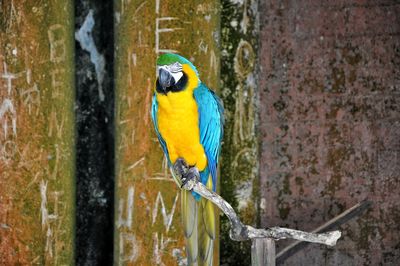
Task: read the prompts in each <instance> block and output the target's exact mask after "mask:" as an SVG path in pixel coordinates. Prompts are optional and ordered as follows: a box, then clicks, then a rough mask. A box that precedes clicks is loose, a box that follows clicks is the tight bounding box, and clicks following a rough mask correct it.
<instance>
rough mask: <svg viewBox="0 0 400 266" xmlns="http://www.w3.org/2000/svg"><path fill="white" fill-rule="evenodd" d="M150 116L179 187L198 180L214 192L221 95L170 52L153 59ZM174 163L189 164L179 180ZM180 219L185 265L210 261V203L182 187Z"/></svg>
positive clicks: (221, 118) (213, 216) (213, 235)
mask: <svg viewBox="0 0 400 266" xmlns="http://www.w3.org/2000/svg"><path fill="white" fill-rule="evenodd" d="M151 117H152V121H153V124H154V129H155V132H156V134H157V137H158V140H159V143H160V144H161V148H162V150H163V152H164V155H165V157H166V158H167V161H168V165H169V168H170V169H171V173H172V177H173V179H174V181H175V182H176V183H177V185H178V186H181V187H182V186H183V185H184V183H185V180H188V179H190V178H195V177H196V176H197V178H198V179H199V181H200V182H201V183H202V184H204V185H205V186H206V187H207V188H208V189H209V190H212V191H214V192H216V188H217V165H218V157H219V155H220V150H221V142H222V137H223V125H224V109H223V104H222V101H221V100H220V98H219V97H218V96H217V95H216V94H215V93H214V92H213V91H212V90H210V89H209V88H208V87H207V86H206V85H205V84H204V83H203V82H202V81H201V80H200V77H199V72H198V71H197V69H196V67H195V66H194V65H193V63H192V62H190V61H189V60H188V59H186V58H184V57H183V56H181V55H178V54H174V53H165V54H161V55H160V56H159V57H158V59H157V78H156V82H155V88H154V95H153V98H152V107H151ZM175 164H184V165H185V166H188V167H189V171H188V173H187V175H188V176H187V177H185V178H183V179H181V178H179V177H177V176H176V174H175V173H174V171H173V166H174V165H175ZM180 193H181V217H182V226H183V232H184V236H185V240H186V248H185V249H186V256H187V261H188V265H199V266H200V265H213V254H214V240H215V238H216V210H215V207H214V205H213V203H212V202H211V201H208V200H207V199H205V198H202V197H201V196H200V195H198V194H197V193H195V192H193V191H188V190H185V189H181V192H180Z"/></svg>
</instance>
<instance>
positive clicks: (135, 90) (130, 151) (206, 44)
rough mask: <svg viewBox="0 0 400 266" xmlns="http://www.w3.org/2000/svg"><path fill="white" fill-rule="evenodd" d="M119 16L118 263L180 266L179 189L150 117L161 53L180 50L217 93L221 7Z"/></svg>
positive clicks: (154, 9) (126, 8) (184, 6)
mask: <svg viewBox="0 0 400 266" xmlns="http://www.w3.org/2000/svg"><path fill="white" fill-rule="evenodd" d="M115 11H116V16H115V30H116V45H115V47H116V61H115V70H116V76H115V80H116V89H117V94H116V202H115V211H116V213H115V219H116V221H115V253H114V254H115V256H114V260H115V264H117V265H121V264H123V265H125V264H126V265H141V264H143V265H149V264H152V265H164V264H165V265H176V264H177V263H178V264H179V265H182V263H183V262H184V258H185V257H186V254H185V251H184V249H183V247H184V239H183V231H182V230H181V220H180V216H179V212H180V211H179V209H180V192H179V189H178V188H177V186H176V184H175V183H174V182H173V181H172V179H171V176H170V174H169V170H168V169H167V166H166V161H165V159H163V154H162V151H161V148H160V146H159V144H158V141H157V138H156V135H155V133H154V131H153V126H152V122H151V118H150V107H151V98H152V94H153V86H154V82H155V74H156V68H155V64H156V58H157V56H158V54H160V53H163V52H168V51H170V52H177V53H180V54H182V55H183V56H185V57H187V58H189V59H190V60H192V61H193V62H194V64H195V65H196V66H198V70H199V72H200V75H201V78H202V80H203V81H204V82H206V83H207V85H208V86H210V87H211V88H212V89H214V90H217V89H218V87H219V47H218V42H219V39H220V37H219V30H218V17H219V2H218V1H215V0H206V1H202V2H201V3H198V2H196V1H183V0H180V1H168V0H156V1H137V0H132V1H115ZM216 246H218V245H216ZM216 252H217V251H216ZM214 258H215V261H216V262H217V261H218V259H219V258H218V256H217V255H215V256H214Z"/></svg>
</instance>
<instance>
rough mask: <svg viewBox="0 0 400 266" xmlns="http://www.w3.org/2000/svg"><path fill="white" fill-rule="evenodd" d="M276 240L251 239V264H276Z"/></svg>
mask: <svg viewBox="0 0 400 266" xmlns="http://www.w3.org/2000/svg"><path fill="white" fill-rule="evenodd" d="M275 256H276V252H275V241H274V240H273V239H270V238H255V239H253V240H252V241H251V265H252V266H263V265H267V266H275Z"/></svg>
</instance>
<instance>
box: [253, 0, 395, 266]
mask: <svg viewBox="0 0 400 266" xmlns="http://www.w3.org/2000/svg"><path fill="white" fill-rule="evenodd" d="M261 13H262V14H263V16H262V19H261V35H260V39H261V58H260V60H261V62H260V63H261V67H262V71H260V89H261V96H260V97H261V98H260V102H261V104H260V107H261V114H260V121H261V126H260V128H261V132H260V134H261V136H262V146H261V157H260V173H261V200H260V207H261V225H262V226H263V227H266V226H273V225H281V226H288V227H291V228H298V229H301V230H306V231H310V230H313V229H315V228H317V227H318V226H320V225H322V224H323V223H325V222H327V221H329V220H330V219H332V218H334V217H335V216H336V215H338V214H340V213H341V212H343V211H344V210H346V209H348V208H350V207H351V206H353V205H355V204H356V203H358V202H360V201H361V200H363V199H365V198H367V199H369V200H371V201H372V207H371V208H370V209H369V210H368V211H367V212H364V213H362V214H361V215H360V216H358V217H355V218H353V219H352V220H350V221H348V222H347V223H345V224H344V225H342V226H340V228H339V229H340V230H342V232H343V237H342V238H341V239H340V240H339V242H338V245H337V246H336V247H335V248H327V247H324V246H319V245H308V246H307V247H306V248H305V249H303V250H302V251H300V252H299V253H296V254H295V255H293V256H292V257H290V258H289V259H287V260H286V261H284V262H283V264H284V265H397V264H398V258H399V257H400V249H399V233H398V232H399V231H400V224H399V219H400V217H399V214H400V211H399V205H398V202H399V191H400V182H399V180H400V176H399V173H400V171H399V170H400V169H399V165H400V161H399V158H400V157H399V152H400V149H399V140H400V135H399V134H400V133H399V132H400V130H399V129H400V128H399V118H400V112H399V111H400V110H399V108H400V105H399V102H400V97H399V93H400V80H399V74H400V72H399V70H400V52H399V51H400V35H399V34H400V23H399V21H400V15H399V14H400V5H399V3H398V1H389V0H387V1H301V2H299V1H264V2H263V3H262V5H261ZM286 245H287V242H279V245H278V251H279V249H281V248H282V247H284V246H286Z"/></svg>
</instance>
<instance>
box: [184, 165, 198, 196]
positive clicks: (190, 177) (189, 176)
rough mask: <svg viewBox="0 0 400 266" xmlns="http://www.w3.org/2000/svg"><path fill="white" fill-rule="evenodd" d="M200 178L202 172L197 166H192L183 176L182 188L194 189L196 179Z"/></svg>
mask: <svg viewBox="0 0 400 266" xmlns="http://www.w3.org/2000/svg"><path fill="white" fill-rule="evenodd" d="M199 180H200V173H199V170H198V169H197V167H196V166H193V167H190V168H189V170H188V172H187V173H186V175H185V176H182V185H181V188H184V189H187V190H192V189H193V187H194V185H195V184H196V181H199Z"/></svg>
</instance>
